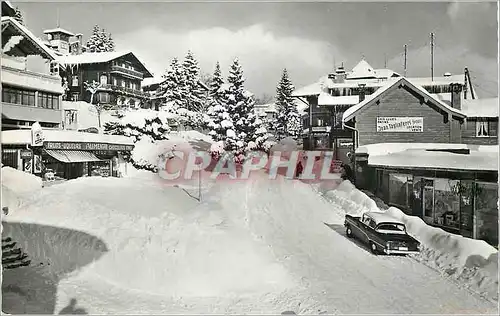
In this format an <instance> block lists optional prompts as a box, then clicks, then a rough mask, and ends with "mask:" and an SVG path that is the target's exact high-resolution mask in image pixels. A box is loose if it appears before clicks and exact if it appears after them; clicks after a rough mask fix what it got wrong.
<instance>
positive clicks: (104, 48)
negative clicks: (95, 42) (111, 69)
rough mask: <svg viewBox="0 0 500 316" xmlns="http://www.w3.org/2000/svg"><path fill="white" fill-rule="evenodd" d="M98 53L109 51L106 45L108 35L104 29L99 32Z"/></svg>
mask: <svg viewBox="0 0 500 316" xmlns="http://www.w3.org/2000/svg"><path fill="white" fill-rule="evenodd" d="M98 37H99V47H100V49H99V51H100V52H107V51H109V45H108V35H107V34H106V30H105V29H104V28H102V29H100V30H99V34H98Z"/></svg>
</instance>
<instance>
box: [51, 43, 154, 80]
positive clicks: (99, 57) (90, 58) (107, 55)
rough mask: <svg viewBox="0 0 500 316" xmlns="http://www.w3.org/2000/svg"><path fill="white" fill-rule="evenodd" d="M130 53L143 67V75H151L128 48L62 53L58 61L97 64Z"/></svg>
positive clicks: (70, 63)
mask: <svg viewBox="0 0 500 316" xmlns="http://www.w3.org/2000/svg"><path fill="white" fill-rule="evenodd" d="M128 54H131V55H132V56H133V57H134V58H135V59H136V60H137V62H139V64H140V65H141V66H142V67H144V69H145V70H146V74H145V76H144V77H153V75H152V73H151V72H150V71H149V70H148V68H146V66H145V65H144V63H142V62H141V61H140V60H139V58H137V56H136V55H135V54H134V53H132V52H131V51H129V50H126V51H117V52H101V53H83V54H80V55H63V56H60V57H58V61H59V62H60V63H61V64H64V65H81V64H99V63H107V62H110V61H112V60H115V59H117V58H120V57H123V56H125V55H128Z"/></svg>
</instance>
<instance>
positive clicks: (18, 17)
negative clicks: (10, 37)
mask: <svg viewBox="0 0 500 316" xmlns="http://www.w3.org/2000/svg"><path fill="white" fill-rule="evenodd" d="M14 19H15V20H16V21H17V22H19V23H21V24H22V25H24V18H23V13H22V12H21V10H19V8H18V7H16V13H15V15H14Z"/></svg>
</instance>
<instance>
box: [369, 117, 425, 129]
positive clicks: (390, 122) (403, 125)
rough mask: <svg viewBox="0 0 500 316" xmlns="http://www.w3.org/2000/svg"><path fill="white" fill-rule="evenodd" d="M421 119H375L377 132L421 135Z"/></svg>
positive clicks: (422, 122)
mask: <svg viewBox="0 0 500 316" xmlns="http://www.w3.org/2000/svg"><path fill="white" fill-rule="evenodd" d="M423 131H424V118H423V117H386V116H384V117H380V116H379V117H377V132H396V133H398V132H399V133H401V132H403V133H422V132H423Z"/></svg>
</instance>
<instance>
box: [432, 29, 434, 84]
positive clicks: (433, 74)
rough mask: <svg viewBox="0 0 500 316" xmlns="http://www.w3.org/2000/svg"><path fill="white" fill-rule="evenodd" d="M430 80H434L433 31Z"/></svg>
mask: <svg viewBox="0 0 500 316" xmlns="http://www.w3.org/2000/svg"><path fill="white" fill-rule="evenodd" d="M431 81H434V33H431Z"/></svg>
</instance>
